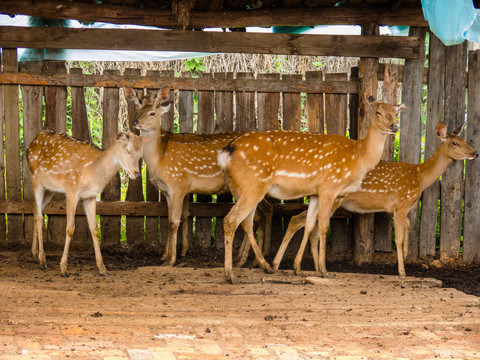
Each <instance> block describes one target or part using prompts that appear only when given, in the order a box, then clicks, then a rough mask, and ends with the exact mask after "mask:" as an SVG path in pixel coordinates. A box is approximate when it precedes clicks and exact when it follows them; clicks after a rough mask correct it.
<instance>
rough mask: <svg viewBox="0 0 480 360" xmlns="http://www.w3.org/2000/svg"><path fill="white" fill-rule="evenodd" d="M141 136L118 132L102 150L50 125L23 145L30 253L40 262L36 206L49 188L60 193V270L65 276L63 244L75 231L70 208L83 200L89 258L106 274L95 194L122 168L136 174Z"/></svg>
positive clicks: (40, 208) (38, 208)
mask: <svg viewBox="0 0 480 360" xmlns="http://www.w3.org/2000/svg"><path fill="white" fill-rule="evenodd" d="M141 157H142V141H141V139H140V138H139V137H138V136H137V135H135V134H134V133H128V134H125V133H119V134H117V137H116V139H115V141H114V142H113V144H112V145H110V146H109V147H108V149H106V150H104V151H102V150H100V149H98V148H96V147H94V146H92V145H90V144H87V143H85V142H81V141H80V140H77V139H74V138H71V137H69V136H66V135H64V134H59V133H55V132H51V131H42V132H40V133H39V134H38V135H37V136H36V137H35V139H34V140H33V141H32V143H31V144H30V145H29V147H28V149H27V161H28V167H29V169H30V175H31V178H32V185H33V194H34V196H35V209H34V223H35V226H34V231H33V242H32V254H33V258H34V259H35V260H36V261H38V262H39V263H40V266H41V267H42V269H45V268H46V266H47V265H46V257H45V252H44V249H43V233H42V227H43V215H42V211H43V209H44V208H45V206H46V205H47V204H48V202H49V201H50V200H51V199H52V197H53V195H54V193H55V192H61V193H65V194H66V202H67V208H66V211H67V228H66V238H65V247H64V250H63V255H62V259H61V261H60V271H61V275H62V276H64V277H66V276H68V273H67V263H68V250H69V247H70V241H71V239H72V236H73V233H74V231H75V210H76V207H77V203H78V202H79V200H83V205H84V208H85V214H86V216H87V220H88V226H89V228H90V232H91V234H92V239H93V246H94V249H95V260H96V263H97V267H98V270H99V271H100V274H101V275H104V276H109V274H108V272H107V270H106V269H105V265H104V264H103V259H102V253H101V250H100V245H99V243H98V227H97V218H96V197H97V195H98V194H99V193H100V192H101V191H102V190H103V188H104V187H105V186H106V185H107V184H108V182H109V181H110V179H111V178H112V176H113V175H114V174H115V173H117V172H118V170H119V169H120V168H122V169H123V170H124V171H125V172H126V173H127V175H128V176H129V177H130V178H132V179H133V178H136V177H137V176H139V174H140V170H139V166H138V163H139V160H140V158H141Z"/></svg>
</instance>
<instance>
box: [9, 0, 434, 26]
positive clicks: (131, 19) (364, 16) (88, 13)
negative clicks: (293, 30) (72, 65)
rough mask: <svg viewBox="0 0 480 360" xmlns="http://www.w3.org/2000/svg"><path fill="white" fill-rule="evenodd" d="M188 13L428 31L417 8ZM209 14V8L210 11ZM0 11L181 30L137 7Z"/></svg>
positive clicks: (216, 21) (194, 20) (36, 6)
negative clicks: (404, 26)
mask: <svg viewBox="0 0 480 360" xmlns="http://www.w3.org/2000/svg"><path fill="white" fill-rule="evenodd" d="M196 10H197V11H195V10H194V11H191V12H190V17H189V22H188V24H186V25H187V28H190V29H202V28H215V27H220V28H243V27H247V26H260V27H271V26H289V25H291V26H316V25H360V24H362V23H364V22H376V23H378V24H379V25H390V26H391V25H409V26H428V23H427V22H426V21H425V19H424V17H423V13H422V10H421V8H420V7H413V8H412V7H398V8H397V9H395V11H391V10H390V8H389V7H372V6H369V7H368V11H365V9H364V7H322V8H311V7H308V8H296V9H291V8H278V9H275V8H274V9H258V10H245V11H225V10H223V11H221V12H217V11H198V9H196ZM209 10H212V9H209ZM0 12H3V13H6V14H12V13H13V14H23V15H31V16H42V17H46V18H58V19H76V20H79V21H87V22H90V21H103V22H108V23H114V24H137V25H148V26H157V27H160V28H167V29H169V28H176V27H178V26H182V25H183V24H182V23H179V22H178V21H177V20H176V19H175V16H174V14H173V13H172V11H171V10H161V9H152V8H146V9H143V8H142V7H138V6H135V7H133V6H127V5H126V4H123V5H122V6H115V5H106V4H101V5H98V4H93V3H82V2H71V1H60V2H59V1H57V0H42V1H40V2H32V1H30V0H3V1H2V2H1V3H0Z"/></svg>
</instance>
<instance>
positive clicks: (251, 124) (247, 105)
mask: <svg viewBox="0 0 480 360" xmlns="http://www.w3.org/2000/svg"><path fill="white" fill-rule="evenodd" d="M237 79H253V74H252V73H237ZM254 91H255V90H254ZM235 102H236V104H237V116H236V119H235V131H251V130H256V128H257V125H256V120H255V115H256V114H255V93H254V92H253V91H237V92H236V94H235Z"/></svg>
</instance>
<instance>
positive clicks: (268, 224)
mask: <svg viewBox="0 0 480 360" xmlns="http://www.w3.org/2000/svg"><path fill="white" fill-rule="evenodd" d="M261 204H263V206H262V210H263V213H264V215H265V224H264V225H265V226H264V234H265V235H264V236H265V240H264V243H263V254H264V255H265V256H268V255H270V246H271V241H272V221H273V207H272V205H271V204H270V203H269V202H268V201H267V200H265V199H264V200H263V201H262V202H261Z"/></svg>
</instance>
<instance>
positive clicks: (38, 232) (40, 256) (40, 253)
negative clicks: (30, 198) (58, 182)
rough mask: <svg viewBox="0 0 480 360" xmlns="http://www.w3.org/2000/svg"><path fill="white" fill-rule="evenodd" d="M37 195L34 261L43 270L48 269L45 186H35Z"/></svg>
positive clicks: (33, 243) (33, 244)
mask: <svg viewBox="0 0 480 360" xmlns="http://www.w3.org/2000/svg"><path fill="white" fill-rule="evenodd" d="M34 189H35V190H34V194H35V214H34V230H33V241H32V255H33V260H34V261H35V262H37V263H39V264H40V267H41V268H42V269H46V268H47V259H46V257H45V251H44V249H43V214H42V210H43V206H42V204H43V199H44V196H45V189H44V188H43V186H35V185H34Z"/></svg>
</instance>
